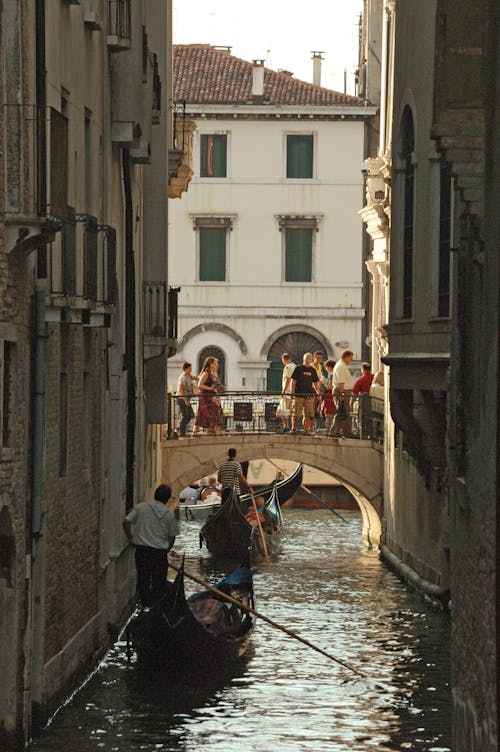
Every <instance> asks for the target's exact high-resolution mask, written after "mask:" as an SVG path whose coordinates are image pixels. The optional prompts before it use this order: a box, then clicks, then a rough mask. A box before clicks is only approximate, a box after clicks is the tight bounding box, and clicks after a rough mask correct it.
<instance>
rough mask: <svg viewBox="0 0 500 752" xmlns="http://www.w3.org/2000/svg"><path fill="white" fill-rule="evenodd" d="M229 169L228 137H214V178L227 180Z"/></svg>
mask: <svg viewBox="0 0 500 752" xmlns="http://www.w3.org/2000/svg"><path fill="white" fill-rule="evenodd" d="M226 169H227V136H215V137H214V156H213V171H214V178H225V177H226Z"/></svg>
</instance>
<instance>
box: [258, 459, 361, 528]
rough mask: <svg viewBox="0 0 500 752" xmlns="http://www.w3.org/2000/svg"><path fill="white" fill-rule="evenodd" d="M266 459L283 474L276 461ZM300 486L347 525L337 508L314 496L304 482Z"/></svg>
mask: <svg viewBox="0 0 500 752" xmlns="http://www.w3.org/2000/svg"><path fill="white" fill-rule="evenodd" d="M266 459H267V461H268V462H270V463H271V465H274V467H275V468H276V469H277V470H279V471H280V473H282V474H283V475H285V473H284V472H283V470H282V469H281V467H278V465H277V464H276V462H273V460H272V459H271V458H270V457H267V455H266ZM300 487H301V488H302V490H303V491H305V492H306V493H308V494H309V496H312V497H313V499H316V501H319V503H320V504H322V505H323V506H324V507H326V509H328V510H329V511H330V512H332V513H333V514H336V515H337V517H340V519H341V520H342V521H343V522H345V524H346V525H348V524H349V522H348V521H347V520H346V518H345V517H342V515H341V514H340V513H339V512H337V510H336V509H334V508H333V507H331V506H330V505H329V504H327V503H326V501H323V499H320V498H319V496H316V494H315V493H313V492H312V491H311V490H310V489H309V488H308V487H307V486H304V484H303V483H301V484H300Z"/></svg>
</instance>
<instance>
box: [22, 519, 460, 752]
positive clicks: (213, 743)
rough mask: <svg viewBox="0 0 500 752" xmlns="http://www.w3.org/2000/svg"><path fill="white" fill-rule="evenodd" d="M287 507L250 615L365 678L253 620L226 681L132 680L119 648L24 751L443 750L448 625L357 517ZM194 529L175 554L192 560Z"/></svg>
mask: <svg viewBox="0 0 500 752" xmlns="http://www.w3.org/2000/svg"><path fill="white" fill-rule="evenodd" d="M343 515H344V516H345V518H346V519H347V520H348V524H344V523H343V522H341V521H340V520H338V519H337V518H336V517H334V516H333V515H332V514H330V513H329V512H328V511H327V510H298V509H297V510H286V511H285V526H286V527H285V532H284V533H283V540H282V552H281V554H280V556H279V557H277V558H276V559H275V560H273V561H272V562H271V563H270V564H269V565H267V566H261V567H258V568H257V570H256V572H255V577H254V585H255V590H256V596H257V608H258V609H259V610H261V611H262V612H263V613H264V614H266V615H268V616H270V617H271V618H272V619H273V620H275V621H278V622H280V623H282V624H284V625H286V626H287V627H288V628H290V629H292V630H294V631H296V632H297V633H299V634H300V635H302V636H304V637H306V638H307V639H308V640H309V641H311V642H313V643H315V644H317V645H318V646H320V647H322V648H323V649H325V650H327V651H328V652H330V653H332V654H333V655H335V656H338V657H340V658H341V659H342V660H343V661H347V662H349V663H352V664H353V665H354V666H356V667H357V668H359V669H360V670H361V671H363V672H364V673H366V674H368V675H369V676H370V677H371V678H372V679H373V681H367V680H365V679H362V678H360V677H357V676H355V675H353V674H351V673H350V672H349V671H348V670H346V669H345V668H343V667H341V666H339V665H337V664H336V663H333V662H332V661H330V660H328V659H327V658H325V657H324V656H322V655H320V654H319V653H316V652H313V651H312V650H311V649H309V648H307V647H305V646H303V645H301V644H300V643H298V642H296V641H295V640H293V639H291V638H290V637H287V636H286V635H285V634H283V633H282V632H278V631H276V630H273V629H272V628H270V627H268V626H267V625H266V624H264V623H262V622H260V623H259V624H258V627H257V629H256V631H255V632H254V635H253V638H252V647H251V649H250V652H249V654H248V656H247V658H246V661H245V663H244V664H243V665H242V666H241V668H240V670H239V671H238V673H237V675H236V676H234V675H233V676H231V677H210V678H209V680H207V681H202V680H201V679H200V682H199V683H198V684H197V685H196V686H192V685H191V686H185V685H184V684H183V682H182V679H181V677H180V676H168V677H164V678H163V679H162V680H159V678H158V677H154V678H152V679H151V678H147V677H144V676H141V674H140V673H139V672H138V671H137V669H136V668H135V667H134V666H130V665H128V664H127V657H126V651H125V644H124V643H118V644H117V645H115V647H114V648H113V650H111V651H110V652H109V653H108V655H107V656H106V659H105V660H104V661H103V662H102V664H101V666H100V667H99V669H98V670H97V671H96V672H95V673H94V675H93V676H92V677H91V678H90V679H89V681H88V682H87V683H86V684H85V685H84V686H83V687H82V688H81V689H80V691H79V692H77V693H76V694H75V695H74V697H73V698H72V700H71V701H70V702H69V703H68V704H66V705H65V706H64V707H63V708H61V709H60V711H59V712H58V713H57V714H56V716H55V717H54V719H53V720H52V722H51V723H50V725H49V726H48V727H47V728H46V729H45V731H44V732H43V734H42V736H41V737H40V738H39V739H38V740H36V741H35V742H33V743H32V744H31V745H30V747H29V749H30V750H31V752H35V751H37V752H55V751H56V750H57V752H90V751H91V750H96V749H98V750H104V751H105V752H131V750H148V751H149V750H151V751H153V750H159V751H160V752H167V751H168V752H201V751H202V750H203V752H206V751H207V750H210V752H235V751H236V750H237V751H240V752H254V751H255V752H273V750H276V749H278V748H279V749H280V752H347V751H348V750H349V752H351V751H352V752H357V751H359V752H366V750H370V749H375V748H377V749H378V750H420V751H422V752H424V751H425V752H445V751H446V750H449V749H450V686H449V673H450V666H449V631H450V629H449V628H450V625H449V617H448V616H447V615H446V614H443V613H441V612H438V611H435V610H433V609H432V608H431V607H430V605H428V604H427V603H426V601H425V600H424V599H423V598H422V597H421V596H419V595H418V594H417V593H414V592H413V591H412V590H409V589H408V588H407V587H406V586H405V585H403V584H402V583H401V582H400V581H399V580H398V578H397V577H396V576H395V575H394V574H393V573H392V572H391V571H389V570H388V569H387V567H386V566H385V565H384V564H383V563H382V562H381V561H380V560H379V557H378V554H377V552H376V551H370V550H367V549H366V548H365V547H364V545H363V543H362V540H361V517H360V515H359V514H358V513H357V512H353V511H347V512H343ZM198 530H199V526H198V525H197V524H196V523H185V522H184V523H182V532H181V535H180V536H179V537H178V538H177V540H176V545H175V551H176V552H178V553H181V552H182V551H185V552H186V555H187V559H186V570H187V571H192V572H193V573H196V574H198V575H200V574H201V575H202V576H204V577H207V578H210V579H212V580H213V581H216V579H217V576H218V574H219V573H216V572H214V571H213V570H211V569H210V566H209V564H208V560H207V559H206V558H205V557H206V553H203V558H200V552H199V550H198Z"/></svg>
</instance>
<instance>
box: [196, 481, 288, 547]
mask: <svg viewBox="0 0 500 752" xmlns="http://www.w3.org/2000/svg"><path fill="white" fill-rule="evenodd" d="M259 496H260V494H259ZM251 504H252V501H251V500H250V502H249V504H247V503H246V502H243V503H242V500H241V499H239V498H238V495H237V494H236V492H234V491H233V492H232V493H230V494H229V495H228V497H227V498H226V500H225V501H224V502H223V503H222V506H221V508H220V509H219V510H218V511H217V512H215V513H214V514H213V515H212V516H211V517H209V518H208V520H207V521H206V522H205V524H204V525H203V527H202V529H201V532H200V546H201V545H202V544H203V543H205V544H206V547H207V549H208V551H209V553H210V554H211V555H212V556H213V557H218V558H225V559H241V558H244V557H246V556H248V557H249V558H250V560H253V561H255V560H256V559H258V558H260V557H262V556H263V555H264V554H265V553H266V550H267V553H269V554H273V553H276V551H277V549H278V540H279V534H280V533H281V531H282V529H283V516H282V514H281V506H280V504H279V502H278V490H277V487H275V488H274V490H273V491H272V493H271V496H270V498H269V499H268V500H267V502H266V508H267V509H268V511H269V512H270V514H271V517H272V518H273V519H274V525H273V529H272V530H267V531H266V530H265V529H264V527H263V528H262V532H263V535H264V538H265V542H266V545H265V548H264V542H263V540H262V534H261V530H260V529H259V527H255V526H253V525H251V524H250V523H249V522H248V521H247V520H246V518H245V513H246V512H247V509H248V507H249V506H250V505H251Z"/></svg>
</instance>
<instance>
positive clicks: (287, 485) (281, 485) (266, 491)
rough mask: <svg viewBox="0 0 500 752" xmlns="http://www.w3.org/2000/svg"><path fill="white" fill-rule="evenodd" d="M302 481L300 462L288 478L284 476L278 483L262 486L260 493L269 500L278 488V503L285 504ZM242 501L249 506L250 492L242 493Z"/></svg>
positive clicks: (245, 505) (250, 501)
mask: <svg viewBox="0 0 500 752" xmlns="http://www.w3.org/2000/svg"><path fill="white" fill-rule="evenodd" d="M301 483H302V465H301V464H298V465H297V467H296V468H295V470H294V471H293V473H291V475H288V476H287V477H286V478H283V479H282V480H279V481H277V482H276V483H272V484H271V485H270V486H266V487H265V488H261V489H260V490H259V493H258V495H259V496H263V497H264V499H265V501H266V502H268V501H269V499H270V498H271V494H272V493H273V491H274V490H275V488H276V492H277V499H278V503H279V504H280V505H281V504H284V503H285V501H288V499H291V498H292V496H293V495H294V493H295V492H296V491H298V490H299V488H300V484H301ZM240 501H241V502H242V504H243V507H244V508H248V506H249V504H251V503H252V499H251V498H250V494H241V495H240Z"/></svg>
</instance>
